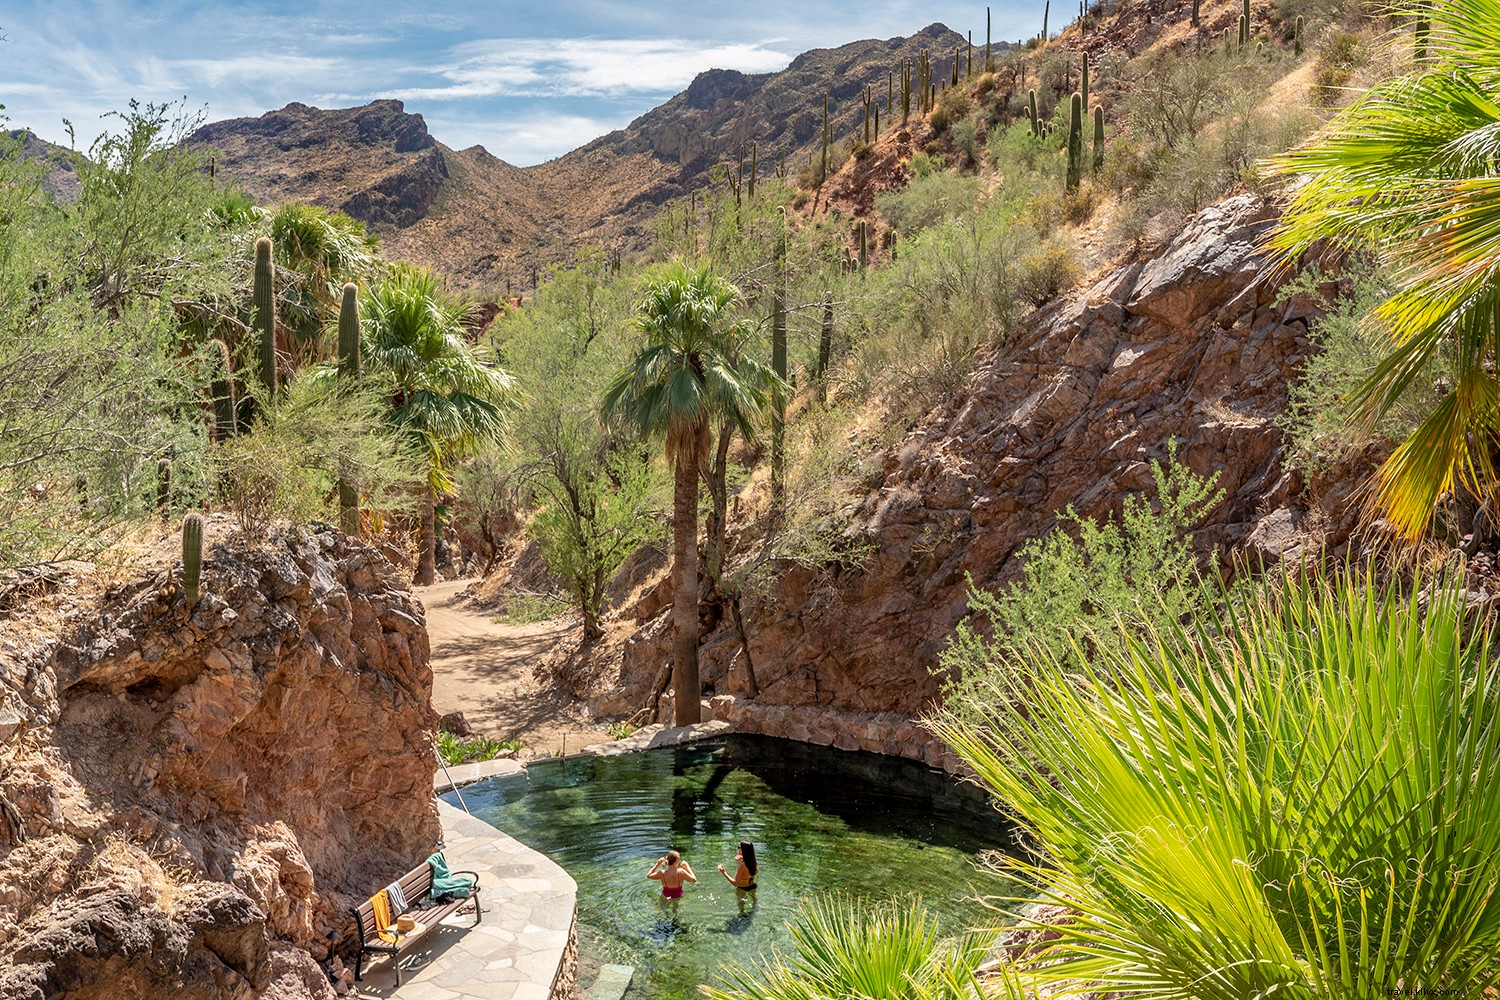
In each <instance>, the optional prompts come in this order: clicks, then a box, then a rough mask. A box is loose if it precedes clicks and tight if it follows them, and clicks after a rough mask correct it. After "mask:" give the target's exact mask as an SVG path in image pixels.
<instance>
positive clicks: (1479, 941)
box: [933, 574, 1500, 1000]
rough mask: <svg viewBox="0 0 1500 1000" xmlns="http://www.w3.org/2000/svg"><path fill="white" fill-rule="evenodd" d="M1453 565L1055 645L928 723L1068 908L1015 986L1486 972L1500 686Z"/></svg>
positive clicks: (1323, 980)
mask: <svg viewBox="0 0 1500 1000" xmlns="http://www.w3.org/2000/svg"><path fill="white" fill-rule="evenodd" d="M1467 599H1468V592H1467V591H1465V590H1463V589H1462V587H1461V586H1459V585H1457V584H1456V583H1454V582H1448V583H1439V584H1437V585H1434V586H1432V587H1429V588H1422V589H1418V588H1412V589H1411V590H1410V593H1409V596H1405V597H1403V596H1399V595H1398V594H1397V593H1396V591H1395V589H1394V588H1392V587H1383V586H1379V585H1377V584H1376V583H1375V582H1374V581H1373V580H1371V579H1369V578H1364V577H1359V576H1355V575H1352V574H1346V575H1341V576H1338V577H1337V578H1335V579H1333V580H1327V581H1325V580H1320V579H1304V580H1302V581H1299V582H1291V583H1288V584H1285V585H1284V586H1283V587H1281V588H1280V589H1278V590H1272V591H1268V592H1261V593H1258V594H1256V595H1254V596H1247V597H1246V598H1245V599H1243V600H1240V601H1236V602H1233V604H1232V607H1231V608H1230V609H1229V610H1228V611H1226V612H1224V613H1214V612H1200V613H1199V614H1197V615H1194V616H1193V617H1192V618H1191V619H1190V620H1189V621H1188V623H1187V624H1185V625H1179V624H1177V623H1176V622H1175V621H1168V622H1166V623H1165V624H1163V625H1160V626H1158V627H1156V628H1148V629H1142V628H1140V627H1138V626H1135V625H1133V624H1131V623H1128V622H1120V623H1118V624H1113V625H1109V626H1108V627H1106V628H1105V629H1104V630H1103V631H1101V632H1098V633H1094V634H1092V635H1088V636H1086V637H1085V638H1086V639H1087V640H1088V641H1089V644H1090V646H1091V648H1092V655H1091V657H1090V659H1089V664H1088V668H1087V669H1086V670H1084V671H1082V672H1078V671H1076V670H1074V669H1072V668H1071V664H1070V663H1069V662H1065V661H1063V660H1061V659H1060V658H1059V657H1058V656H1057V655H1056V654H1055V653H1054V652H1052V651H1050V650H1048V649H1047V648H1046V647H1045V646H1040V645H1039V646H1037V647H1035V648H1034V649H1030V650H1028V651H1027V652H1026V654H1025V655H1024V656H1022V657H1019V658H1017V659H1016V660H1015V661H1014V663H1013V669H1014V671H1015V673H1016V675H1017V676H1018V677H1019V679H1020V683H1022V684H1023V685H1024V697H1015V696H1014V694H1013V690H1012V689H1011V688H1002V687H998V686H997V687H995V688H993V689H991V690H989V691H988V692H984V691H977V692H976V697H974V698H972V699H970V700H969V701H968V703H967V704H968V706H969V707H970V708H971V709H972V710H973V712H974V713H975V715H974V717H962V716H959V715H957V714H955V713H951V712H944V713H942V714H941V715H939V716H938V718H937V719H936V720H934V726H933V727H934V730H935V731H936V732H937V734H938V735H939V736H940V737H941V738H942V739H943V740H944V741H945V742H946V743H947V744H948V745H949V746H950V747H952V748H953V749H954V750H955V751H956V752H957V753H958V754H959V755H960V756H961V757H962V758H963V759H964V760H965V761H966V762H968V764H969V765H970V766H971V767H973V768H974V770H975V772H976V774H977V775H978V776H979V778H980V780H981V781H982V782H983V783H984V784H986V785H987V786H988V787H989V788H990V789H991V790H992V791H993V792H994V794H995V795H996V797H997V799H998V800H999V802H1000V804H1001V806H1002V808H1003V810H1004V811H1005V812H1006V813H1008V814H1009V815H1011V816H1012V817H1014V818H1015V820H1016V821H1017V822H1018V823H1019V824H1020V825H1021V827H1022V829H1023V831H1024V833H1025V835H1026V836H1027V838H1028V841H1029V842H1030V843H1031V844H1032V845H1033V846H1034V850H1035V851H1036V860H1035V862H1034V863H1032V862H1026V861H1020V860H1017V861H1016V862H1014V863H1013V865H1012V866H1010V873H1012V874H1014V875H1016V876H1017V877H1020V878H1022V879H1023V880H1024V881H1025V883H1026V884H1027V888H1028V890H1030V891H1032V892H1035V893H1036V894H1037V895H1038V896H1039V897H1041V898H1043V899H1048V900H1054V901H1057V902H1059V903H1061V904H1063V905H1065V906H1067V907H1069V908H1071V909H1073V910H1075V911H1077V912H1078V913H1079V914H1080V916H1079V917H1078V918H1077V919H1074V920H1072V921H1069V922H1067V923H1061V924H1057V925H1054V927H1053V928H1052V933H1053V935H1055V939H1054V940H1052V941H1049V942H1048V943H1047V944H1045V945H1044V946H1043V947H1042V948H1041V949H1039V951H1037V952H1036V953H1034V954H1033V955H1032V956H1030V957H1029V961H1028V964H1027V965H1026V967H1025V968H1024V970H1022V971H1023V974H1024V976H1025V977H1026V978H1027V980H1028V985H1032V984H1036V985H1043V984H1056V983H1061V982H1065V981H1067V980H1070V979H1072V980H1081V981H1085V982H1087V983H1089V984H1090V985H1091V987H1092V988H1094V989H1096V990H1098V991H1099V992H1101V993H1109V992H1112V991H1115V990H1124V991H1128V992H1130V993H1133V994H1137V995H1143V996H1158V997H1193V998H1199V1000H1231V998H1233V1000H1241V998H1244V997H1269V996H1286V997H1308V998H1329V1000H1368V998H1372V997H1384V996H1399V995H1403V993H1406V992H1410V991H1412V990H1413V989H1415V988H1417V987H1420V988H1421V989H1422V990H1424V991H1426V992H1428V993H1432V994H1440V993H1445V992H1447V991H1452V992H1451V995H1454V996H1465V997H1478V996H1481V995H1482V994H1484V993H1485V992H1486V990H1488V989H1491V988H1492V987H1493V986H1494V984H1495V983H1496V982H1497V980H1500V962H1497V961H1496V955H1497V954H1500V900H1497V898H1496V895H1495V887H1496V886H1497V885H1500V824H1496V823H1495V822H1494V817H1495V816H1496V815H1500V716H1497V713H1496V712H1495V703H1494V700H1495V691H1496V690H1497V684H1500V675H1497V671H1496V665H1495V663H1494V661H1493V660H1492V658H1491V654H1490V652H1489V650H1490V648H1491V647H1490V636H1489V634H1488V632H1487V630H1485V629H1483V628H1482V627H1480V626H1479V625H1478V624H1476V623H1475V621H1474V619H1473V618H1472V617H1471V616H1470V615H1469V614H1468V611H1467Z"/></svg>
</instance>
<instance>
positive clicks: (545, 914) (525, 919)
mask: <svg viewBox="0 0 1500 1000" xmlns="http://www.w3.org/2000/svg"><path fill="white" fill-rule="evenodd" d="M438 813H439V815H440V817H441V819H442V823H443V843H444V853H445V854H446V855H447V858H448V865H449V867H450V868H452V869H453V870H454V871H461V870H469V871H475V872H478V873H479V884H480V886H481V888H482V890H483V892H482V895H481V897H480V898H481V900H482V902H483V904H484V915H483V920H482V922H481V923H480V924H479V926H477V927H475V926H472V925H473V922H474V914H473V912H472V911H470V912H468V913H460V914H458V915H456V916H453V917H450V918H448V919H447V920H445V921H444V922H443V923H442V924H440V925H438V927H437V928H436V929H434V930H431V931H429V932H428V933H427V934H426V936H425V937H423V938H422V940H421V942H420V944H419V945H418V946H417V948H416V949H414V950H412V951H410V952H407V953H406V954H404V955H403V956H402V958H401V980H402V982H401V985H400V986H399V987H398V986H396V976H395V973H394V971H393V970H392V968H391V964H390V960H389V959H388V958H385V957H381V958H379V959H377V960H376V961H375V964H374V967H373V968H371V969H368V970H366V972H365V977H364V980H363V981H361V982H359V983H356V984H355V987H356V989H355V991H354V992H353V993H352V994H350V995H352V996H360V997H392V998H396V1000H565V998H570V997H572V996H573V993H574V990H573V987H574V976H575V974H576V966H577V958H578V944H577V937H576V934H575V929H574V924H573V918H574V912H575V908H576V905H577V900H578V886H577V884H576V883H575V882H574V881H573V879H572V876H570V875H569V874H568V873H567V872H565V871H563V870H562V868H560V867H559V866H558V865H557V864H555V863H554V862H553V861H552V860H551V859H550V858H548V857H547V856H546V855H544V854H539V853H538V852H536V851H533V850H532V849H531V848H529V847H527V846H525V845H524V844H522V843H520V842H519V841H517V840H515V839H513V838H511V837H508V836H506V835H505V834H504V833H501V832H500V831H499V830H496V829H495V828H494V827H492V826H490V825H489V824H488V823H484V822H482V821H480V820H477V819H475V818H474V817H472V816H470V815H468V814H467V813H465V812H463V811H462V810H459V809H455V808H454V807H452V806H450V805H448V804H447V803H445V802H441V801H439V802H438Z"/></svg>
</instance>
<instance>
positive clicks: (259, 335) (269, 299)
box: [251, 236, 276, 401]
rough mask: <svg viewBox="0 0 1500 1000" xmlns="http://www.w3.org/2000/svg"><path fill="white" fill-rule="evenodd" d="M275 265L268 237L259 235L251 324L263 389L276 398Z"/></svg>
mask: <svg viewBox="0 0 1500 1000" xmlns="http://www.w3.org/2000/svg"><path fill="white" fill-rule="evenodd" d="M275 285H276V265H275V264H273V263H272V262H271V239H270V237H268V236H262V237H261V238H260V239H258V240H256V241H255V297H254V304H255V315H254V317H253V318H252V323H251V325H252V326H253V327H254V328H255V333H256V347H257V349H258V352H259V358H260V380H261V382H263V383H265V387H266V392H267V393H268V394H269V395H270V398H271V399H272V400H273V401H274V400H275V399H276V287H275Z"/></svg>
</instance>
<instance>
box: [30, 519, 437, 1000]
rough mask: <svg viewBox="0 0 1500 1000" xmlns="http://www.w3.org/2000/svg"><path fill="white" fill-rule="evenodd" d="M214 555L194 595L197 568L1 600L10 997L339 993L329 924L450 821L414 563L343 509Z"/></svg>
mask: <svg viewBox="0 0 1500 1000" xmlns="http://www.w3.org/2000/svg"><path fill="white" fill-rule="evenodd" d="M225 525H226V522H224V521H223V520H215V519H211V521H210V530H211V531H219V532H222V531H224V530H225ZM203 565H204V568H203V585H202V595H201V596H200V598H199V600H198V602H197V604H196V606H195V607H193V608H192V609H191V610H190V609H188V608H187V607H186V606H185V600H184V595H183V591H182V587H181V584H180V576H181V572H180V569H175V570H172V571H162V572H158V573H156V574H155V575H153V576H150V577H146V578H142V579H137V580H134V581H132V582H130V583H126V584H121V585H116V586H114V587H112V588H111V589H109V590H108V591H107V592H105V593H104V594H102V595H99V596H96V597H92V598H79V597H76V596H69V595H66V594H64V595H61V596H59V597H58V598H56V599H55V600H54V604H53V605H51V606H49V607H47V608H40V609H31V610H32V611H33V612H34V614H33V616H32V618H33V620H32V622H31V624H29V625H28V624H27V623H26V621H25V619H22V618H18V619H16V620H13V621H9V622H0V702H3V703H5V704H7V705H8V706H9V707H10V710H11V714H12V715H14V716H16V717H17V720H16V722H15V724H14V725H13V726H12V727H10V731H9V732H8V733H5V734H3V735H4V739H3V740H0V812H5V813H6V819H7V820H8V821H9V823H8V825H7V824H0V897H3V898H0V996H4V997H6V998H7V1000H11V998H14V1000H42V998H44V997H45V998H54V997H69V998H94V997H99V998H104V997H119V996H166V995H171V996H174V997H175V996H183V997H202V998H205V1000H208V998H215V1000H218V998H242V997H243V998H249V997H286V998H293V997H308V996H316V997H323V996H331V995H332V994H331V992H329V991H328V984H327V979H326V978H325V977H324V975H323V973H322V971H321V969H319V967H318V966H317V964H316V960H318V959H322V958H323V957H325V956H326V954H327V935H328V934H329V932H331V931H343V930H344V929H345V924H346V923H347V907H348V906H349V905H350V904H351V903H352V902H354V901H355V900H357V899H358V898H359V897H362V896H365V895H368V894H369V893H370V892H371V891H372V890H373V889H375V888H378V887H379V886H380V885H383V884H384V883H385V882H388V881H389V880H390V879H391V878H392V877H393V876H395V875H399V874H400V873H401V872H403V871H405V870H407V869H408V868H410V867H411V865H412V864H413V863H414V861H416V860H420V858H421V857H423V856H425V854H426V852H427V851H429V850H431V849H432V847H433V846H434V845H435V844H436V843H437V841H438V840H439V838H440V836H441V832H440V828H439V825H438V820H437V814H436V811H435V809H434V808H433V805H432V797H431V781H432V766H433V764H432V761H433V749H432V730H433V727H434V724H435V723H436V717H435V716H434V714H433V711H432V708H431V689H432V674H431V669H430V667H429V665H428V647H427V633H426V627H425V622H424V617H423V611H422V608H421V606H420V604H418V603H417V601H416V600H415V598H414V597H413V596H412V595H411V593H410V591H409V590H408V589H407V587H406V585H405V583H404V582H403V581H402V579H401V577H400V575H399V574H398V573H397V572H396V571H395V570H394V569H393V568H392V567H391V566H390V565H389V564H388V563H387V562H386V561H385V560H384V559H383V558H382V557H381V556H380V555H379V554H377V553H376V552H375V551H374V550H372V549H368V548H365V547H363V546H361V545H359V544H358V543H354V542H350V541H349V540H348V539H346V538H345V537H344V536H342V535H339V534H337V533H336V532H333V531H331V530H327V531H321V532H317V533H313V532H308V531H295V532H291V533H289V534H286V535H283V536H281V537H278V538H276V539H274V540H273V541H272V542H271V543H270V544H269V545H267V546H264V547H261V548H254V549H248V550H238V549H237V550H231V549H230V548H229V547H228V546H226V545H220V546H218V547H216V548H215V549H214V550H213V551H211V552H210V553H208V554H207V555H206V556H205V559H204V564H203ZM57 601H61V602H63V603H61V604H57V603H56V602H57ZM58 612H61V613H62V620H61V621H60V623H59V624H57V625H54V626H50V627H46V628H41V627H38V626H37V625H36V623H35V621H36V619H45V618H46V617H47V616H48V615H49V613H51V614H56V613H58Z"/></svg>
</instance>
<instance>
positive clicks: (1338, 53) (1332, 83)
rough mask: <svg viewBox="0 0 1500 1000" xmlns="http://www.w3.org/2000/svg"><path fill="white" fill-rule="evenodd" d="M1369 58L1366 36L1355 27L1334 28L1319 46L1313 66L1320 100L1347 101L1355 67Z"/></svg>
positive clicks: (1324, 101) (1334, 102) (1316, 97)
mask: <svg viewBox="0 0 1500 1000" xmlns="http://www.w3.org/2000/svg"><path fill="white" fill-rule="evenodd" d="M1369 61H1370V53H1369V49H1368V47H1367V46H1366V45H1365V40H1364V39H1363V38H1362V37H1360V36H1359V35H1358V34H1357V33H1355V32H1352V31H1335V32H1333V33H1332V34H1331V35H1329V37H1328V41H1327V42H1325V43H1324V44H1323V47H1322V48H1321V49H1319V50H1318V61H1317V63H1316V64H1315V68H1314V70H1313V87H1312V94H1313V98H1314V99H1315V100H1316V101H1317V102H1318V103H1320V104H1324V105H1332V104H1341V103H1345V102H1346V101H1347V100H1348V99H1349V98H1350V97H1351V96H1352V95H1350V94H1349V93H1348V86H1349V81H1350V79H1351V78H1353V76H1354V71H1355V70H1356V69H1358V68H1359V67H1361V66H1363V65H1365V63H1367V62H1369Z"/></svg>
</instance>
